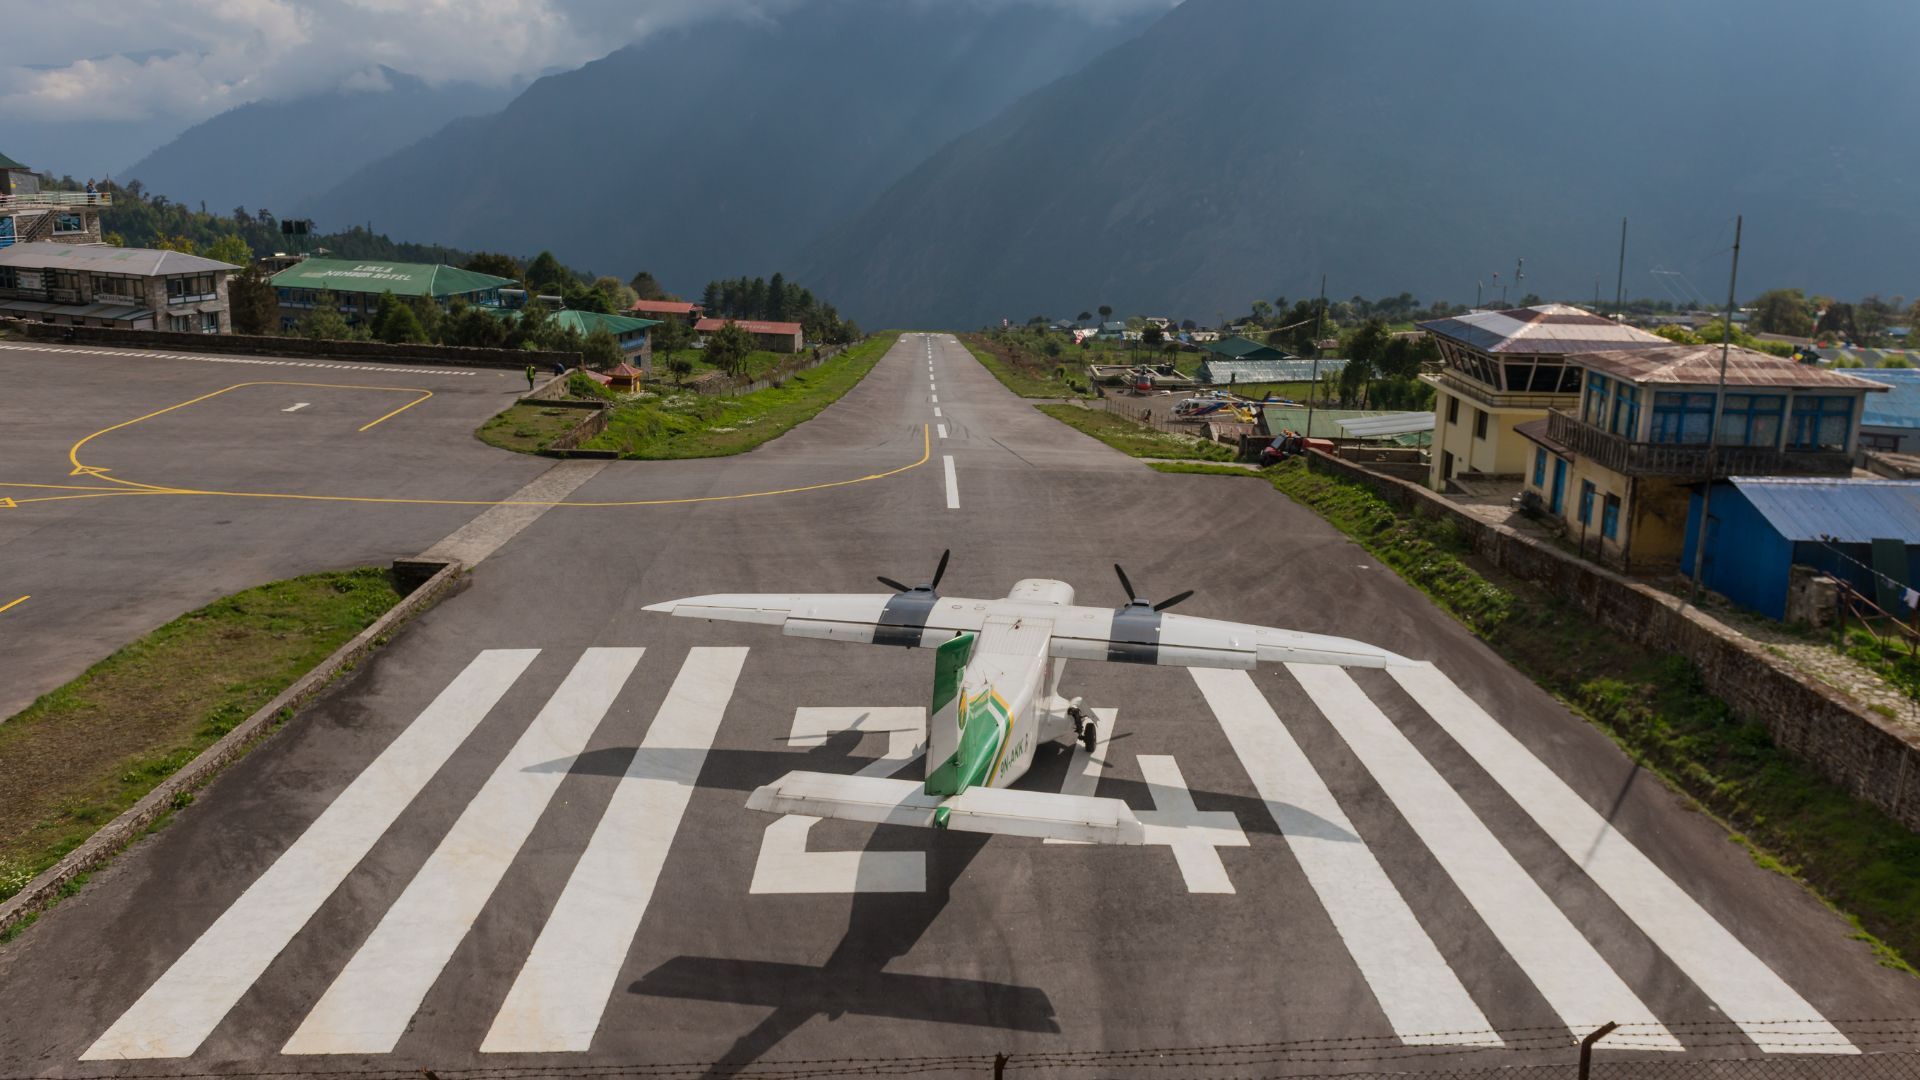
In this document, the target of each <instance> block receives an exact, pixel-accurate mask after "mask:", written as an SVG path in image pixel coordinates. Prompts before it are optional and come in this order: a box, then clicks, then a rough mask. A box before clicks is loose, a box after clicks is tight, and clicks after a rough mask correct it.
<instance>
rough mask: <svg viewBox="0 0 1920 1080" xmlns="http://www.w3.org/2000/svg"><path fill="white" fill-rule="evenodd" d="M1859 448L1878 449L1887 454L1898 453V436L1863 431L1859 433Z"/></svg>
mask: <svg viewBox="0 0 1920 1080" xmlns="http://www.w3.org/2000/svg"><path fill="white" fill-rule="evenodd" d="M1860 449H1862V450H1879V451H1881V452H1883V453H1888V454H1895V453H1899V451H1900V436H1898V435H1880V434H1872V433H1869V432H1865V431H1863V432H1861V433H1860Z"/></svg>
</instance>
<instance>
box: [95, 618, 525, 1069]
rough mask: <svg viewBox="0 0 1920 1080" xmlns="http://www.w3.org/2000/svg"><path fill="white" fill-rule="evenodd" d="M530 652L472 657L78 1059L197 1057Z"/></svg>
mask: <svg viewBox="0 0 1920 1080" xmlns="http://www.w3.org/2000/svg"><path fill="white" fill-rule="evenodd" d="M539 652H540V650H538V649H490V650H487V651H485V652H482V653H480V654H479V655H478V656H475V657H474V658H473V661H472V662H471V663H469V664H468V665H467V666H466V668H465V669H464V670H462V671H461V672H460V674H459V675H458V676H456V677H455V678H454V680H453V681H452V682H451V683H449V684H448V685H447V688H446V689H445V690H442V691H441V692H440V694H439V696H438V697H435V698H434V699H433V702H432V704H430V705H428V706H427V707H426V709H425V710H424V711H422V712H421V713H420V715H419V717H418V718H417V719H415V720H414V721H413V723H411V724H409V725H407V728H406V730H404V731H402V732H401V733H400V734H399V736H398V737H397V738H395V739H394V740H393V742H391V743H389V744H388V745H387V748H386V749H385V750H383V751H381V753H380V755H379V756H378V757H376V758H374V759H373V762H372V763H371V764H369V765H368V766H367V767H366V768H365V769H363V770H362V771H361V772H360V775H358V776H356V777H354V779H353V782H352V783H350V784H348V785H347V788H346V790H344V791H342V792H341V793H340V795H339V796H338V797H336V798H335V799H334V800H333V802H331V803H329V804H328V805H327V808H326V809H325V810H323V811H321V813H320V816H319V817H318V818H316V819H314V822H313V824H312V825H309V826H308V827H307V830H306V831H305V832H304V833H301V834H300V838H299V839H298V840H296V841H294V843H293V846H292V847H289V848H288V849H287V850H286V851H285V852H284V853H282V854H281V856H280V857H279V858H278V859H275V860H274V862H273V865H272V866H270V867H268V868H267V871H266V873H264V874H262V875H260V877H259V879H257V880H256V881H254V883H253V884H252V885H250V886H248V887H247V891H246V892H244V893H241V894H240V898H239V899H238V900H235V901H234V902H233V905H232V906H231V907H229V908H227V910H226V911H225V912H223V913H222V914H221V915H220V917H219V918H218V919H216V920H214V922H213V925H212V926H210V927H208V928H207V930H206V932H205V933H203V934H201V935H200V937H199V938H198V939H197V940H196V941H194V943H193V944H192V945H191V946H190V947H189V948H188V949H187V951H186V952H185V953H182V954H181V956H180V958H179V959H178V960H176V961H174V963H173V966H172V967H169V968H168V969H167V970H166V972H165V973H164V974H162V975H161V976H160V978H159V979H158V980H156V981H155V982H154V984H153V985H152V986H150V987H148V988H147V992H146V993H144V994H142V995H140V999H139V1000H138V1001H135V1002H134V1003H133V1006H132V1007H131V1008H129V1009H128V1010H127V1011H126V1012H124V1013H122V1014H121V1015H120V1018H119V1019H118V1020H115V1021H114V1022H113V1026H112V1027H110V1028H108V1029H107V1030H106V1033H105V1034H103V1035H101V1036H100V1038H99V1039H97V1040H95V1042H94V1043H93V1045H92V1046H90V1047H88V1049H87V1051H86V1052H85V1053H83V1054H81V1055H80V1059H81V1060H82V1061H102V1060H113V1059H117V1058H183V1057H189V1056H191V1055H192V1054H193V1052H194V1051H196V1050H198V1049H199V1048H200V1044H201V1043H202V1042H204V1041H206V1038H207V1036H208V1035H209V1034H211V1033H212V1031H213V1029H214V1028H215V1027H216V1026H217V1025H218V1024H219V1023H220V1019H221V1017H223V1016H225V1015H226V1014H227V1012H228V1011H229V1010H231V1009H232V1008H233V1006H234V1004H235V1003H236V1002H238V1001H239V1000H240V997H241V995H243V994H245V993H246V992H247V989H248V988H249V987H251V986H252V985H253V984H254V982H255V980H257V979H259V978H260V975H261V973H262V972H264V971H266V969H267V965H268V964H270V963H272V962H273V959H274V957H276V956H279V955H280V952H281V950H283V949H285V948H286V947H287V943H288V942H290V941H292V940H293V936H294V935H295V934H297V933H299V931H300V928H301V927H303V926H305V925H306V924H307V920H309V919H311V918H312V917H313V913H314V912H315V911H318V910H319V909H320V905H321V904H322V903H323V902H324V901H325V900H326V899H327V898H328V897H329V896H331V895H333V891H334V890H335V889H336V888H338V887H339V885H340V883H341V882H342V881H344V880H345V879H346V877H347V875H348V873H350V872H351V871H352V870H353V868H354V867H355V866H358V865H359V864H360V860H361V859H362V858H364V857H365V856H366V854H367V852H368V851H369V850H370V849H371V848H372V847H373V845H374V842H375V841H377V840H379V839H380V837H381V836H382V835H383V834H385V833H386V831H387V829H388V828H390V827H391V826H392V825H393V823H394V822H395V821H396V820H398V819H399V817H400V814H401V812H402V811H404V810H405V809H406V808H407V806H408V805H409V804H411V803H412V802H413V799H414V796H416V795H418V794H419V793H420V790H421V789H422V788H424V787H426V785H427V781H429V780H431V779H432V778H433V776H434V774H435V773H437V772H439V771H440V767H441V766H442V765H445V764H446V762H447V759H448V758H450V757H452V756H453V752H454V751H455V750H456V749H458V748H459V746H460V745H461V743H463V742H465V741H466V738H467V736H468V735H470V734H472V733H473V729H474V728H475V727H478V726H479V724H480V721H481V719H482V718H483V717H485V716H486V715H487V713H488V712H490V711H491V710H492V709H493V707H494V706H495V705H496V704H498V703H499V701H500V699H501V698H502V697H503V696H505V694H506V692H507V689H508V688H509V687H511V686H512V685H513V684H514V682H515V681H516V680H518V679H519V678H520V676H521V674H522V673H523V672H525V671H526V669H527V666H528V665H530V664H532V663H533V658H534V657H535V656H538V655H539Z"/></svg>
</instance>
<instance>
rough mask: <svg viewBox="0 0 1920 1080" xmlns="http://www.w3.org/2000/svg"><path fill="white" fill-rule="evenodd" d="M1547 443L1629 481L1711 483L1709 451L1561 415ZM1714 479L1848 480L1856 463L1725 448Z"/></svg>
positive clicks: (1829, 455)
mask: <svg viewBox="0 0 1920 1080" xmlns="http://www.w3.org/2000/svg"><path fill="white" fill-rule="evenodd" d="M1547 438H1549V439H1552V440H1553V441H1554V442H1557V443H1559V444H1560V445H1562V446H1564V447H1566V448H1567V449H1569V450H1571V451H1573V452H1574V453H1575V454H1577V455H1579V456H1580V457H1583V458H1586V459H1587V460H1589V461H1592V462H1593V463H1594V464H1596V465H1599V466H1601V467H1603V468H1607V469H1611V470H1613V471H1614V472H1617V473H1621V474H1622V475H1626V476H1672V477H1680V478H1685V479H1705V478H1706V477H1707V462H1708V448H1707V447H1705V446H1676V445H1672V444H1669V443H1640V442H1630V441H1628V440H1627V439H1625V438H1622V437H1621V436H1619V435H1614V434H1611V433H1609V432H1606V431H1602V430H1600V429H1599V428H1597V427H1594V426H1593V425H1592V424H1589V423H1586V422H1585V421H1583V420H1581V419H1580V418H1578V417H1576V416H1571V415H1568V414H1567V413H1563V412H1561V411H1560V410H1559V409H1552V410H1549V411H1548V413H1547ZM1712 459H1713V478H1714V479H1715V480H1721V479H1725V478H1726V477H1729V476H1847V475H1849V474H1850V473H1851V472H1852V471H1853V461H1852V459H1850V458H1849V457H1848V456H1847V455H1846V454H1843V453H1840V452H1838V451H1833V450H1774V449H1772V448H1769V447H1753V446H1720V447H1715V448H1714V449H1713V453H1712Z"/></svg>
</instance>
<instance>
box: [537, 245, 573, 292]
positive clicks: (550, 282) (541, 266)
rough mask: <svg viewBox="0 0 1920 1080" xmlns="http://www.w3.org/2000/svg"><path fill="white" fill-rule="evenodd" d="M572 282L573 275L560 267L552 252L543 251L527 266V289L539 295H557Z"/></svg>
mask: <svg viewBox="0 0 1920 1080" xmlns="http://www.w3.org/2000/svg"><path fill="white" fill-rule="evenodd" d="M572 281H573V274H572V273H570V272H569V271H568V270H567V268H566V267H564V266H561V265H560V260H559V259H556V258H554V257H553V252H551V251H543V252H541V253H540V254H538V255H536V256H534V257H533V261H532V262H530V263H528V264H527V288H529V289H532V290H534V291H535V292H539V293H546V294H555V293H559V292H560V291H561V290H562V289H563V288H564V287H565V286H566V285H568V284H569V283H571V282H572Z"/></svg>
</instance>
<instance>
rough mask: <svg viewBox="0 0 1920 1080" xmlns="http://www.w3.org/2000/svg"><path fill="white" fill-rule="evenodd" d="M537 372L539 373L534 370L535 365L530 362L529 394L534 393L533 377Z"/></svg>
mask: <svg viewBox="0 0 1920 1080" xmlns="http://www.w3.org/2000/svg"><path fill="white" fill-rule="evenodd" d="M537 374H539V373H538V372H536V371H535V370H534V368H533V365H532V364H528V365H527V393H529V394H531V393H533V379H534V376H535V375H537Z"/></svg>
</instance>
